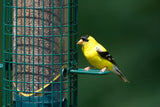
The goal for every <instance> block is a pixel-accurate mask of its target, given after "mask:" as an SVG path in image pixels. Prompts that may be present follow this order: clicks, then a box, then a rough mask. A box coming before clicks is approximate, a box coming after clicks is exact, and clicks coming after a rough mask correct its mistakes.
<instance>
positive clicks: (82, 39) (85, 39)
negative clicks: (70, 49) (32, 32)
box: [77, 35, 89, 45]
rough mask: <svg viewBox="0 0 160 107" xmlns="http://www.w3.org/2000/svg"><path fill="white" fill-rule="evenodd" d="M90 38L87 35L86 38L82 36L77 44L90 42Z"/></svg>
mask: <svg viewBox="0 0 160 107" xmlns="http://www.w3.org/2000/svg"><path fill="white" fill-rule="evenodd" d="M88 37H89V35H86V36H81V39H80V40H79V41H78V42H77V44H79V45H80V44H83V43H84V42H88V41H89V40H88Z"/></svg>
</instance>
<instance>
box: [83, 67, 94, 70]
mask: <svg viewBox="0 0 160 107" xmlns="http://www.w3.org/2000/svg"><path fill="white" fill-rule="evenodd" d="M91 68H92V67H85V68H84V70H85V71H88V70H89V69H91Z"/></svg>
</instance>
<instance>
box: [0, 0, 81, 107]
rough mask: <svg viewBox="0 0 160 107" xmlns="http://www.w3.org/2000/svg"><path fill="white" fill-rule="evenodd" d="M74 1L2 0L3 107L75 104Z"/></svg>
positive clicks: (75, 18) (46, 106)
mask: <svg viewBox="0 0 160 107" xmlns="http://www.w3.org/2000/svg"><path fill="white" fill-rule="evenodd" d="M77 8H78V2H77V0H3V64H1V66H0V67H1V68H3V107H13V106H14V107H32V106H34V107H70V106H73V107H75V106H77V75H76V74H72V73H70V72H69V71H70V69H75V68H76V65H77V46H76V41H77V23H78V22H77V21H78V20H77V14H78V13H77Z"/></svg>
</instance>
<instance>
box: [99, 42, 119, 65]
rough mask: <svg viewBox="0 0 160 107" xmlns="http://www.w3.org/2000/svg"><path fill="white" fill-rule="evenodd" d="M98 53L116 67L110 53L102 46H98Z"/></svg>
mask: <svg viewBox="0 0 160 107" xmlns="http://www.w3.org/2000/svg"><path fill="white" fill-rule="evenodd" d="M96 51H97V52H98V54H99V55H100V56H101V57H102V58H104V59H107V60H108V61H110V62H112V63H113V64H114V65H117V64H116V62H115V61H114V59H113V58H112V56H111V55H110V54H109V52H108V51H107V50H106V49H105V48H104V47H103V46H101V45H97V46H96Z"/></svg>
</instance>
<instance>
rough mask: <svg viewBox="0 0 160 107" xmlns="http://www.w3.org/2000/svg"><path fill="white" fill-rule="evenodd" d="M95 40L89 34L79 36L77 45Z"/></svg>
mask: <svg viewBox="0 0 160 107" xmlns="http://www.w3.org/2000/svg"><path fill="white" fill-rule="evenodd" d="M96 43H97V41H96V40H95V39H94V38H93V37H92V36H89V35H86V36H81V39H80V40H79V41H78V42H77V44H78V45H88V44H92V45H93V44H96Z"/></svg>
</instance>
